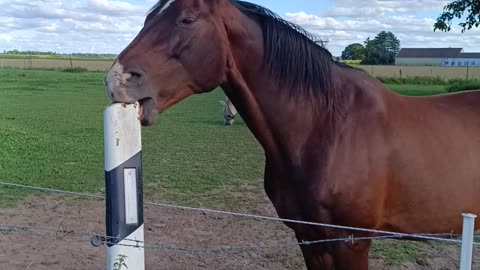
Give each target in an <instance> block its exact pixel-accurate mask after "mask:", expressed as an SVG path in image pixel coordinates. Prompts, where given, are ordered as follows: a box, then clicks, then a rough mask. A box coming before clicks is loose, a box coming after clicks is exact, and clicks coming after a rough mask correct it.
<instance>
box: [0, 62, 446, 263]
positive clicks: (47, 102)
mask: <svg viewBox="0 0 480 270" xmlns="http://www.w3.org/2000/svg"><path fill="white" fill-rule="evenodd" d="M103 77H104V73H101V72H74V73H72V72H62V71H47V70H22V69H0V82H1V83H0V181H4V182H13V183H20V184H26V185H32V186H39V187H48V188H56V189H63V190H69V191H77V192H88V193H103V191H104V171H103V122H102V121H103V120H102V112H103V110H104V109H105V107H106V106H107V104H108V101H107V99H106V95H105V93H104V87H103V85H102V80H103ZM387 87H389V88H390V89H392V90H394V91H396V92H399V93H402V94H405V95H431V94H439V93H444V92H445V89H444V88H445V86H443V85H408V84H388V85H387ZM221 99H223V93H221V92H220V91H219V90H216V91H214V92H212V93H209V94H203V95H197V96H193V97H190V98H188V99H187V100H185V101H183V102H181V103H179V104H178V105H176V106H175V107H173V108H171V109H170V110H168V111H167V112H165V113H164V114H162V115H161V117H159V120H158V124H157V125H156V126H154V127H148V128H144V129H143V133H142V137H143V140H142V141H143V171H144V175H143V178H144V185H145V189H144V190H145V197H146V199H147V200H161V201H175V202H177V203H185V204H188V205H193V206H207V207H215V208H224V207H226V208H228V209H233V210H238V209H239V208H241V207H242V206H241V204H242V205H243V204H246V205H248V204H249V203H250V204H252V202H251V201H245V200H242V199H241V198H242V197H245V196H246V195H248V194H246V193H245V189H242V190H243V191H242V192H241V193H240V194H239V191H238V190H239V189H238V187H242V188H243V187H245V186H248V187H249V188H247V193H248V192H250V193H252V194H253V195H250V198H254V197H255V196H257V197H260V194H261V191H260V190H261V180H260V179H261V177H262V174H263V162H264V160H263V151H262V150H261V148H260V146H259V145H258V143H257V142H256V141H255V139H254V138H253V136H252V134H251V133H250V131H249V130H248V129H247V128H246V126H245V125H244V123H243V122H242V121H241V119H238V118H237V120H236V122H235V124H234V125H233V126H228V127H226V126H223V122H222V121H223V119H222V115H221V112H220V104H219V102H218V100H221ZM26 194H28V192H27V191H24V190H18V189H14V188H1V187H0V206H3V207H6V206H12V205H13V204H14V203H15V202H16V201H17V200H18V199H20V198H23V197H24V196H25V195H26ZM255 194H257V195H255ZM239 202H241V203H239ZM253 206H255V205H253ZM251 210H252V212H255V211H254V209H251ZM417 245H418V244H416V243H415V244H412V243H410V242H404V241H402V242H400V241H398V242H394V243H393V244H392V243H390V242H388V243H387V242H385V243H384V242H381V243H376V244H375V246H374V249H373V251H372V254H373V255H372V256H374V257H375V256H377V257H381V258H387V261H388V262H391V263H398V262H401V261H404V260H410V259H412V258H413V257H415V256H417V255H418V254H420V253H421V249H420V248H419V247H417Z"/></svg>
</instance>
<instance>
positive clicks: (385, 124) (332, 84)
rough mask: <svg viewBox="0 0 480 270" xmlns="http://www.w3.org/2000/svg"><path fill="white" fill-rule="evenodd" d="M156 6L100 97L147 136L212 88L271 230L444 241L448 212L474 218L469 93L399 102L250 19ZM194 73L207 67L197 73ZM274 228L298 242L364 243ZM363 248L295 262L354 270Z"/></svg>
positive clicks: (241, 7)
mask: <svg viewBox="0 0 480 270" xmlns="http://www.w3.org/2000/svg"><path fill="white" fill-rule="evenodd" d="M168 3H169V6H168V8H166V9H164V10H163V9H162V12H158V10H161V8H163V7H164V6H165V1H161V2H159V4H157V5H156V6H155V8H154V10H153V12H152V13H151V14H150V15H149V16H148V17H147V21H146V24H145V27H144V29H142V31H141V32H140V34H139V36H138V37H137V38H136V39H135V40H134V41H133V42H132V44H131V45H130V46H129V47H127V48H126V49H125V50H124V52H122V54H121V55H120V56H119V57H118V59H117V63H116V64H115V65H114V66H113V67H112V70H111V71H110V72H109V75H108V76H107V79H106V83H107V90H108V92H109V94H110V96H111V97H112V99H113V100H114V101H116V102H135V101H139V102H140V105H141V107H142V108H143V109H142V113H141V115H140V119H141V120H142V123H143V124H145V125H149V124H153V120H154V115H155V114H157V113H159V112H162V111H164V110H166V109H167V108H168V107H170V106H172V105H173V104H175V103H177V102H179V101H180V100H182V99H184V98H186V97H187V96H189V95H192V94H195V93H202V92H207V91H211V90H213V89H214V88H215V87H216V86H217V85H220V86H221V87H222V89H223V90H224V92H225V94H226V95H227V97H228V98H229V100H230V101H231V102H232V104H233V105H234V106H235V108H236V109H237V110H238V113H239V114H240V115H241V116H242V118H243V119H244V122H245V123H246V125H247V126H248V128H249V129H250V130H251V131H252V133H253V134H254V136H255V138H256V139H257V140H258V141H259V143H260V144H261V145H262V147H263V149H264V153H265V160H266V164H265V173H264V179H265V180H264V186H265V191H266V193H267V195H268V197H269V199H270V200H271V201H272V203H273V205H274V207H275V209H276V210H277V213H278V215H279V216H280V217H282V218H288V219H296V220H304V221H313V222H321V223H330V224H337V225H347V226H352V227H362V228H371V229H381V230H391V231H396V232H406V233H451V232H452V231H453V232H454V233H458V232H460V231H461V225H462V218H461V214H462V212H470V213H474V214H480V196H479V195H480V179H479V178H480V167H478V166H477V164H478V163H479V161H480V106H479V104H480V92H474V91H471V92H467V93H457V94H448V95H440V96H435V97H405V96H401V95H398V94H395V93H393V92H391V91H390V90H388V89H386V88H385V87H384V86H383V85H382V84H381V83H380V82H379V81H377V80H376V79H374V78H372V77H370V76H369V75H368V74H366V73H365V72H363V71H359V70H357V69H354V68H350V67H346V66H344V65H341V64H338V63H334V62H333V61H332V60H331V55H329V54H328V52H327V51H326V50H325V49H323V48H321V47H320V46H318V45H317V44H315V43H314V42H313V41H312V40H311V39H309V38H307V37H306V36H305V34H300V33H299V32H297V30H298V29H297V30H295V29H294V27H293V28H292V26H291V25H289V24H288V23H286V22H284V21H282V20H281V19H279V18H276V17H275V16H272V15H271V14H270V13H269V12H268V10H265V9H262V8H261V7H258V6H256V5H253V4H250V3H245V2H241V1H227V0H216V1H206V0H176V1H169V2H168ZM186 19H188V20H186ZM196 20H198V22H196V23H192V22H195V21H196ZM161 22H162V23H161ZM174 22H176V24H177V26H174V24H173V23H174ZM154 27H156V28H154ZM157 28H158V29H157ZM172 29H176V31H173V30H172ZM300 32H301V31H300ZM295 50H298V51H295ZM146 51H152V53H151V54H152V55H147V54H145V53H144V52H146ZM140 52H141V53H140ZM182 55H185V57H182ZM166 56H167V57H166ZM153 59H154V60H155V61H153ZM152 61H153V62H152ZM202 61H203V62H204V61H207V62H208V63H209V66H202V68H198V67H199V66H201V65H202V64H201V63H202ZM158 63H161V65H160V64H158ZM122 70H123V71H122ZM286 225H287V226H289V227H290V228H292V229H293V231H294V232H295V235H296V237H297V239H298V240H299V241H304V240H307V241H315V240H320V239H325V238H343V237H348V236H350V235H353V236H354V237H361V236H372V235H373V234H371V233H359V232H353V231H346V230H339V229H333V228H325V227H318V226H307V225H301V224H297V223H288V222H287V223H286ZM369 246H370V241H366V240H365V241H353V242H348V243H345V242H334V243H329V244H315V245H309V246H301V249H302V252H303V255H304V259H305V262H306V265H307V267H308V269H337V270H342V269H360V270H362V269H368V252H369Z"/></svg>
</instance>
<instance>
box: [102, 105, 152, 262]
mask: <svg viewBox="0 0 480 270" xmlns="http://www.w3.org/2000/svg"><path fill="white" fill-rule="evenodd" d="M137 115H138V105H137V104H120V103H114V104H111V105H110V106H108V108H107V109H106V110H105V111H104V114H103V117H104V145H105V195H106V231H107V239H106V241H107V245H106V246H107V268H106V269H107V270H113V269H128V270H144V269H145V253H144V229H143V187H142V171H141V169H142V168H141V163H142V157H141V153H142V152H141V151H142V139H141V124H140V121H139V120H138V119H137Z"/></svg>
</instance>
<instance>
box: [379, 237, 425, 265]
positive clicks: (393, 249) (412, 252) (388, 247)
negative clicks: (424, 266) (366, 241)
mask: <svg viewBox="0 0 480 270" xmlns="http://www.w3.org/2000/svg"><path fill="white" fill-rule="evenodd" d="M427 245H428V244H425V243H419V242H414V241H405V240H386V241H374V242H373V244H372V247H371V249H370V256H371V257H372V258H375V259H383V260H384V261H385V263H386V264H387V265H396V264H400V263H402V262H407V261H413V262H417V261H421V257H422V255H423V254H424V253H425V252H426V246H427Z"/></svg>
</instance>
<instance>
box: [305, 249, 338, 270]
mask: <svg viewBox="0 0 480 270" xmlns="http://www.w3.org/2000/svg"><path fill="white" fill-rule="evenodd" d="M300 249H301V250H302V254H303V259H304V261H305V265H306V266H307V269H308V270H334V269H335V268H334V262H333V258H332V256H331V255H330V254H329V253H328V252H327V250H328V248H327V247H326V245H325V244H313V245H300Z"/></svg>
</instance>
